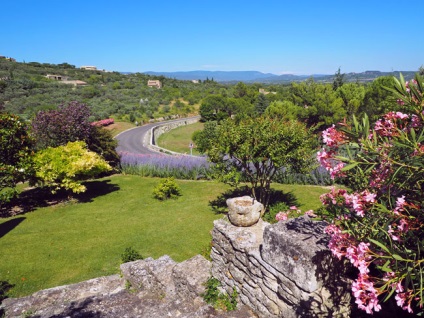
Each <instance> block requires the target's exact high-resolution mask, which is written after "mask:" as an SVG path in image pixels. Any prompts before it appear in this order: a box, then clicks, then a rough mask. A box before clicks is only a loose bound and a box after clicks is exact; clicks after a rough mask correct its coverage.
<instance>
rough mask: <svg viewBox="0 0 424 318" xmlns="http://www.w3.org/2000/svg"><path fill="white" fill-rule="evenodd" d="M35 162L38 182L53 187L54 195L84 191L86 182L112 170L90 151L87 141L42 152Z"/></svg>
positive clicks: (69, 143) (36, 155)
mask: <svg viewBox="0 0 424 318" xmlns="http://www.w3.org/2000/svg"><path fill="white" fill-rule="evenodd" d="M34 163H35V169H36V180H35V181H36V183H41V184H42V185H44V186H48V187H50V188H51V191H52V193H55V192H56V191H57V190H60V189H65V190H71V191H72V192H74V193H80V192H84V191H85V190H86V187H85V186H84V185H82V184H81V182H82V181H83V180H87V179H91V178H94V177H96V176H98V175H99V174H100V173H102V172H106V171H109V170H111V169H112V168H111V167H110V166H109V164H108V163H107V162H106V161H105V160H103V159H102V158H101V157H100V156H99V155H98V154H96V153H95V152H92V151H89V150H88V149H87V146H86V144H85V143H84V142H83V141H75V142H68V144H66V145H65V146H59V147H56V148H47V149H44V150H41V151H39V152H37V153H36V154H35V157H34Z"/></svg>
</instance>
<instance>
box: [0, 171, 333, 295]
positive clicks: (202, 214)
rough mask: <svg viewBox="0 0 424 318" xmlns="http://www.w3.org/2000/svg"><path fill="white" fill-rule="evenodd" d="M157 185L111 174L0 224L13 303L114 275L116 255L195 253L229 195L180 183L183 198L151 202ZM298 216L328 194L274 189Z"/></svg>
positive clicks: (0, 270) (1, 274) (0, 267)
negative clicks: (287, 197)
mask: <svg viewBox="0 0 424 318" xmlns="http://www.w3.org/2000/svg"><path fill="white" fill-rule="evenodd" d="M159 181H160V179H156V178H142V177H138V176H131V175H125V176H123V175H115V176H111V177H107V178H104V179H100V180H97V181H93V182H90V183H89V184H88V191H87V193H86V194H84V196H82V197H81V198H80V199H81V201H79V202H69V203H60V204H58V205H55V206H50V207H42V208H38V209H36V210H35V211H33V212H29V213H26V214H23V215H18V216H15V217H11V218H4V219H0V255H1V262H0V281H8V282H9V283H11V284H13V285H15V287H14V288H13V289H12V290H11V293H10V295H11V296H12V297H17V296H24V295H28V294H30V293H32V292H35V291H37V290H40V289H44V288H49V287H53V286H58V285H63V284H69V283H75V282H79V281H82V280H86V279H90V278H94V277H98V276H103V275H110V274H114V273H118V272H119V264H120V258H121V254H122V253H123V252H124V250H125V248H127V247H133V248H134V249H135V250H137V251H138V252H139V253H140V254H141V255H142V256H143V257H145V258H146V257H150V256H151V257H153V258H158V257H159V256H161V255H164V254H168V255H170V256H171V257H172V258H173V259H174V260H175V261H182V260H185V259H188V258H190V257H192V256H194V255H196V254H199V253H200V252H201V251H202V249H203V248H205V247H206V246H207V245H208V243H209V242H210V230H211V229H212V227H213V220H214V219H217V218H220V217H222V215H218V214H215V213H213V212H212V208H211V207H210V206H209V204H208V203H209V201H211V200H214V199H216V198H217V197H218V196H219V195H220V194H221V193H223V192H225V190H227V189H228V187H226V186H225V185H223V184H220V183H217V182H211V181H183V180H178V181H177V182H178V184H179V185H180V187H181V189H182V196H181V197H179V198H178V199H177V200H168V201H164V202H161V201H157V200H155V199H153V197H152V190H153V188H154V187H155V186H156V184H158V183H159ZM276 188H277V189H280V190H283V191H284V192H286V193H291V194H292V195H294V196H295V198H296V199H297V200H298V205H299V206H300V207H301V208H302V210H304V211H305V210H308V209H315V208H318V207H319V206H320V203H319V199H318V196H319V195H320V194H322V193H325V192H327V191H328V190H327V189H324V188H321V187H316V186H299V185H276Z"/></svg>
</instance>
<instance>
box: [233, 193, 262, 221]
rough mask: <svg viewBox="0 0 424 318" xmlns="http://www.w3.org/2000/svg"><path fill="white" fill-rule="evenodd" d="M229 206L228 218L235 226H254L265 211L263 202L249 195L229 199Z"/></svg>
mask: <svg viewBox="0 0 424 318" xmlns="http://www.w3.org/2000/svg"><path fill="white" fill-rule="evenodd" d="M227 206H228V218H229V220H230V222H231V224H233V225H235V226H244V227H246V226H252V225H254V224H256V223H258V221H259V219H260V218H261V216H262V215H263V214H264V212H265V209H264V206H263V204H262V203H260V202H259V201H256V200H255V199H253V198H251V197H249V196H244V197H237V198H231V199H228V200H227Z"/></svg>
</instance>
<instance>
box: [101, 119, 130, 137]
mask: <svg viewBox="0 0 424 318" xmlns="http://www.w3.org/2000/svg"><path fill="white" fill-rule="evenodd" d="M134 127H135V125H134V124H133V123H128V122H124V121H116V122H115V123H113V124H112V125H109V126H106V127H105V129H107V130H110V131H111V133H112V136H114V137H115V136H116V135H118V134H119V133H121V132H123V131H125V130H128V129H130V128H134Z"/></svg>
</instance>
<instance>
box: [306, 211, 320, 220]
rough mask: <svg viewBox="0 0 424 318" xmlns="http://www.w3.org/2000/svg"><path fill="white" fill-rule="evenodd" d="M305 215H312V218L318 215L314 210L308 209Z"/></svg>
mask: <svg viewBox="0 0 424 318" xmlns="http://www.w3.org/2000/svg"><path fill="white" fill-rule="evenodd" d="M305 215H307V216H310V217H311V218H315V217H317V215H316V214H315V213H314V210H308V211H306V212H305Z"/></svg>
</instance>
